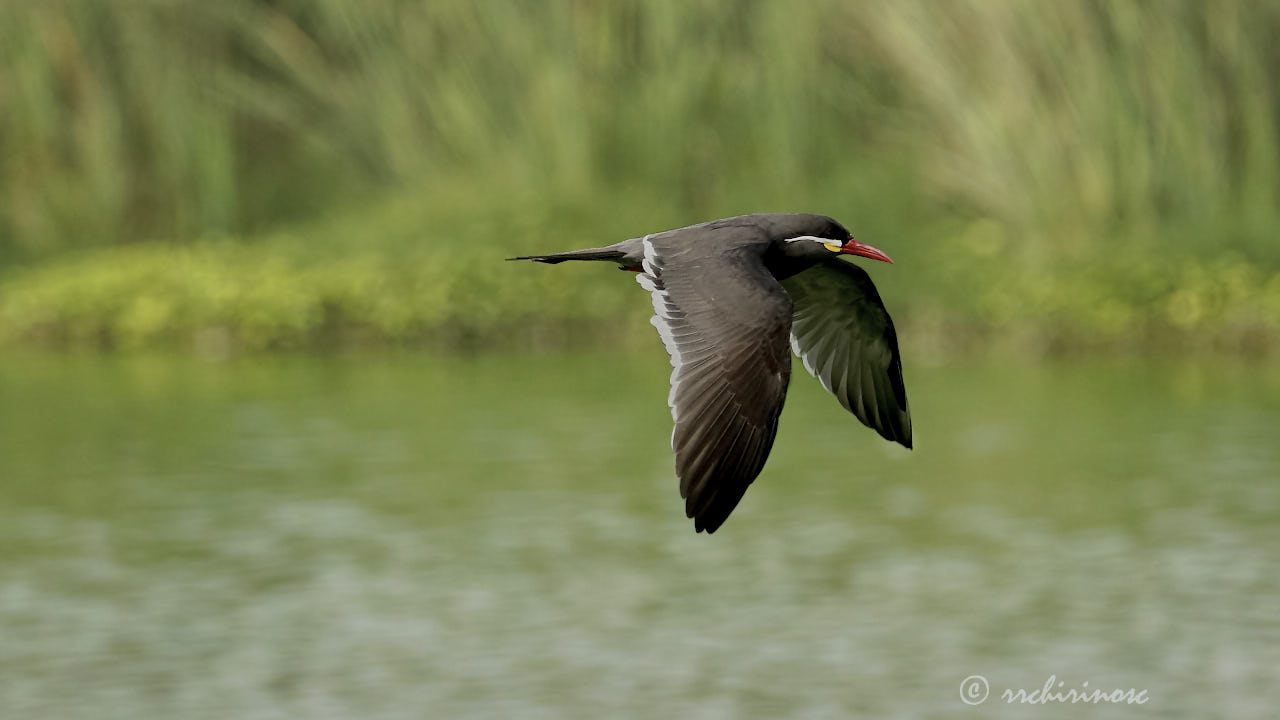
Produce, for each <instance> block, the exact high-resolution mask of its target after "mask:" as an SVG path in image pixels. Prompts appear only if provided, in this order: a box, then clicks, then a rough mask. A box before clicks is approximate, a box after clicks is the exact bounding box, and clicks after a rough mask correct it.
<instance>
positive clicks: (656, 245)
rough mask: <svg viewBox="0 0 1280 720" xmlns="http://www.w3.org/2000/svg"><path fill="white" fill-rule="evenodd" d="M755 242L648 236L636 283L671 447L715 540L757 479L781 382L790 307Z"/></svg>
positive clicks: (722, 232)
mask: <svg viewBox="0 0 1280 720" xmlns="http://www.w3.org/2000/svg"><path fill="white" fill-rule="evenodd" d="M757 233H758V231H754V230H750V229H748V228H725V229H718V230H715V231H714V232H708V233H707V235H706V236H704V237H699V238H697V239H696V240H697V241H696V242H690V241H689V238H682V240H681V241H680V242H678V243H676V242H669V241H666V240H665V238H663V236H661V235H658V236H650V237H648V238H645V240H644V272H643V273H642V274H640V275H638V276H637V278H636V279H637V280H638V281H639V282H640V285H641V286H642V287H644V288H645V289H646V290H648V291H649V292H650V294H652V296H653V310H654V317H653V320H652V322H653V326H654V327H655V328H657V329H658V335H659V336H661V337H662V342H663V344H664V345H666V348H667V353H668V354H670V355H671V366H672V368H673V370H672V371H671V394H670V395H669V396H668V397H667V404H668V405H670V406H671V417H672V419H673V420H675V429H674V431H673V432H672V434H671V447H672V449H673V450H675V453H676V475H678V476H679V478H680V496H681V497H683V498H684V499H685V514H686V515H688V516H689V517H691V518H693V519H694V527H695V528H696V529H697V530H698V531H699V532H701V531H703V530H706V531H707V532H709V533H710V532H715V530H716V528H718V527H720V525H721V523H723V522H724V521H725V518H727V517H729V513H730V512H732V511H733V508H734V507H736V506H737V504H738V501H739V500H741V499H742V495H743V493H745V492H746V490H747V486H749V485H750V484H751V482H752V481H753V480H755V479H756V476H757V475H759V474H760V470H761V469H762V468H763V467H764V463H765V460H766V459H767V458H768V456H769V450H770V448H772V447H773V438H774V436H775V435H776V434H777V430H778V415H779V414H780V413H781V412H782V402H783V400H784V399H785V397H786V392H787V382H788V381H789V380H790V378H791V362H790V357H789V356H788V353H787V338H788V335H789V333H790V330H791V309H792V308H791V298H790V297H789V296H788V295H787V293H786V292H784V291H783V289H782V287H781V286H780V285H779V284H778V281H777V280H774V279H773V276H772V275H771V274H770V273H769V271H768V270H766V269H765V266H764V260H763V247H764V246H765V245H767V242H768V241H767V240H766V239H764V238H763V236H759V237H757Z"/></svg>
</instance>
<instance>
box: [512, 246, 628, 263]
mask: <svg viewBox="0 0 1280 720" xmlns="http://www.w3.org/2000/svg"><path fill="white" fill-rule="evenodd" d="M622 256H623V253H622V251H621V250H615V249H612V248H587V249H586V250H570V251H569V252H562V253H552V254H550V255H521V256H520V257H513V258H507V259H508V260H533V261H534V262H542V263H552V264H554V263H560V262H564V261H565V260H612V261H615V262H616V261H617V260H618V259H619V258H621V257H622Z"/></svg>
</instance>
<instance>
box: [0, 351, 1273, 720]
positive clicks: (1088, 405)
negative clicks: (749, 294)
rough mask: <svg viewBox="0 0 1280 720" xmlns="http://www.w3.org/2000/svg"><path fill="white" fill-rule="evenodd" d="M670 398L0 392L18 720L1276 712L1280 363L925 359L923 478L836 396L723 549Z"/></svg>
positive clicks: (569, 393) (157, 364) (41, 359)
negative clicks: (1025, 701)
mask: <svg viewBox="0 0 1280 720" xmlns="http://www.w3.org/2000/svg"><path fill="white" fill-rule="evenodd" d="M666 372H667V367H666V363H665V357H664V356H663V355H662V351H661V349H660V348H658V347H656V343H655V347H654V348H653V349H652V351H650V352H637V353H635V354H634V355H623V354H617V355H592V356H573V357H556V356H538V357H532V358H526V357H481V358H475V359H452V360H441V359H432V358H426V357H418V356H397V357H385V356H352V357H344V358H303V357H296V358H266V359H264V358H250V359H241V360H235V361H231V362H225V363H213V362H206V361H201V360H196V359H164V358H141V359H139V358H103V357H61V356H22V357H8V358H5V359H0V717H3V718H141V717H146V718H151V717H155V718H453V717H468V718H469V717H501V718H562V717H567V718H593V719H594V718H612V717H654V718H668V717H678V716H683V717H695V718H737V717H758V718H774V717H814V718H821V717H849V716H856V715H867V716H873V717H901V718H917V717H948V716H952V715H957V716H965V717H990V716H996V717H1030V716H1035V717H1079V716H1082V715H1083V714H1086V713H1088V714H1095V713H1096V714H1099V715H1103V716H1106V717H1126V716H1144V717H1188V718H1192V717H1195V718H1201V717H1233V718H1250V717H1258V718H1262V717H1273V716H1274V712H1275V708H1276V707H1277V706H1278V705H1280V690H1278V689H1277V679H1278V678H1280V675H1278V673H1280V602H1277V600H1278V599H1280V523H1278V521H1280V442H1278V440H1280V371H1278V370H1277V369H1276V368H1273V367H1266V366H1261V365H1250V364H1235V363H1224V362H1217V363H1212V364H1196V363H1193V362H1159V363H1152V362H1138V361H1125V362H1111V363H1105V364H1101V363H1091V364H1047V365H991V364H971V365H967V366H955V367H937V368H929V367H918V366H914V365H912V364H911V363H910V362H908V367H907V383H908V390H909V392H910V395H911V400H912V411H913V416H914V420H915V429H916V444H917V450H916V451H914V452H907V451H905V450H902V449H901V448H898V447H897V446H891V445H889V444H887V443H884V442H883V441H880V440H879V439H878V438H877V437H876V436H875V435H874V433H872V432H870V431H868V430H866V429H865V428H863V427H861V426H860V425H859V424H858V423H857V422H856V420H854V419H853V418H852V417H851V416H848V415H846V414H844V412H843V411H842V410H841V409H840V408H839V407H838V406H837V405H836V403H835V402H834V401H833V400H832V399H831V398H829V397H828V396H826V395H825V394H824V393H823V392H822V391H821V389H820V388H819V387H818V386H817V384H816V383H815V382H813V381H812V380H811V379H809V378H808V377H807V376H803V375H797V377H796V378H795V381H794V383H793V385H792V393H791V397H790V398H789V400H788V404H787V409H786V411H785V412H784V414H783V424H782V429H781V431H780V433H779V438H778V443H777V445H776V447H775V449H774V452H773V456H772V458H771V459H770V461H769V464H768V466H767V467H766V468H765V472H764V475H763V476H762V477H761V478H760V479H759V480H758V481H757V483H756V484H755V486H753V487H752V489H751V490H750V491H749V492H748V493H747V496H746V498H745V499H744V501H743V503H742V505H741V506H739V508H738V510H737V511H736V512H735V513H734V515H733V516H732V517H731V518H730V519H729V521H728V523H727V524H726V525H725V526H724V528H723V529H722V530H721V531H720V532H718V533H716V534H715V535H713V536H706V535H696V534H695V533H694V532H693V529H692V524H691V523H690V522H689V521H688V520H686V519H685V518H684V516H683V512H682V505H681V503H680V501H679V498H678V496H677V493H676V484H675V480H674V479H673V477H672V475H671V457H670V455H669V452H668V449H667V440H668V436H669V432H670V425H669V423H670V419H669V415H668V413H667V409H666V407H665V406H664V399H665V397H666V389H665V383H666ZM974 674H981V675H984V676H986V678H987V679H988V680H989V684H990V688H991V696H990V698H989V699H988V700H987V701H986V703H985V704H984V705H983V706H982V707H981V708H979V709H974V708H969V707H968V706H966V705H965V704H963V703H962V702H961V699H960V693H959V686H960V682H961V680H962V679H964V678H965V677H966V676H969V675H974ZM1050 675H1056V676H1057V678H1058V679H1060V680H1063V681H1065V682H1066V684H1067V686H1069V687H1077V688H1078V687H1080V686H1081V685H1082V683H1083V682H1085V681H1088V682H1089V686H1088V687H1090V688H1096V687H1106V688H1116V687H1119V688H1137V689H1145V690H1147V693H1148V696H1149V698H1150V701H1149V703H1148V704H1147V705H1145V706H1143V707H1136V706H1120V707H1111V706H1103V707H1099V708H1096V709H1094V708H1085V709H1082V708H1080V707H1078V706H1077V707H1070V706H1065V705H1054V704H1050V705H1045V706H1040V707H1036V708H1028V707H1026V706H1018V705H1007V704H1005V703H1004V702H1003V701H1000V700H999V698H998V695H999V693H1000V692H1001V690H1003V689H1005V688H1024V689H1027V690H1032V689H1035V688H1039V687H1041V686H1042V685H1043V684H1044V683H1045V681H1046V679H1047V678H1048V677H1049V676H1050Z"/></svg>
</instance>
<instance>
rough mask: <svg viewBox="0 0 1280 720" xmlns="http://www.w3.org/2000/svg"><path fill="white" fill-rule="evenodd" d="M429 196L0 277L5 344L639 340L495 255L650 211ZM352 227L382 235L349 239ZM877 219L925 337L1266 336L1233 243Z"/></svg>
mask: <svg viewBox="0 0 1280 720" xmlns="http://www.w3.org/2000/svg"><path fill="white" fill-rule="evenodd" d="M424 195H429V194H428V193H425V192H424V193H423V194H422V195H419V194H416V193H415V194H411V195H406V196H404V197H402V198H401V199H399V200H396V201H389V202H383V203H380V204H378V205H375V206H372V207H370V208H368V209H366V210H365V211H363V212H359V213H352V214H348V215H345V216H343V217H340V218H336V219H332V220H327V221H325V222H321V223H317V224H316V225H314V226H300V227H299V228H297V229H296V231H292V232H281V233H276V234H272V235H269V236H265V237H259V238H253V239H250V240H240V239H235V238H231V237H220V238H209V239H205V240H202V241H199V242H194V243H185V244H159V243H149V244H139V245H132V246H122V247H114V248H107V249H99V250H93V251H88V252H84V253H77V254H69V255H64V256H63V257H61V258H59V259H58V260H56V261H52V262H46V263H41V264H39V265H35V266H32V267H30V268H25V269H22V270H20V271H18V272H14V273H11V274H10V275H9V276H8V277H7V278H5V279H4V280H2V281H0V343H7V344H38V345H51V346H68V345H94V346H107V347H120V348H142V347H176V348H179V349H186V350H196V351H199V352H210V353H214V354H219V353H223V352H232V351H237V350H263V349H282V348H304V347H309V348H327V347H334V346H349V345H391V346H430V347H443V348H452V349H462V350H466V349H475V348H485V347H498V346H507V347H511V346H515V347H538V346H548V345H564V344H570V345H574V344H576V345H590V344H610V343H635V342H649V341H651V340H652V337H651V334H652V333H651V330H649V329H648V327H647V323H646V320H647V318H648V314H649V312H650V307H649V303H648V302H646V301H645V298H644V297H643V294H642V293H641V291H640V290H639V289H638V288H637V287H636V286H635V283H634V282H632V277H631V276H630V275H629V274H622V273H619V272H617V271H615V270H613V269H612V266H609V265H602V264H587V263H583V264H569V265H561V266H555V267H550V266H543V265H534V264H529V263H509V262H504V261H503V258H504V257H506V256H508V255H511V254H515V253H518V252H525V251H537V250H548V249H560V248H568V247H573V246H577V245H585V244H590V243H595V242H608V241H611V240H613V239H615V238H618V237H622V236H628V235H635V234H640V233H642V232H644V231H645V230H646V229H648V228H652V227H653V226H652V225H650V224H647V223H648V220H647V215H648V212H647V211H645V210H636V211H632V212H630V213H627V212H622V213H618V214H614V213H612V212H611V211H610V207H612V206H611V205H606V206H604V207H603V208H602V207H592V206H586V205H584V206H579V207H577V208H573V207H562V208H544V209H543V210H542V211H541V212H544V213H546V214H549V215H551V216H553V217H554V218H558V220H556V219H552V218H547V217H539V216H538V215H539V213H538V212H534V211H530V214H528V215H525V216H523V220H522V219H521V217H522V216H521V214H520V213H510V212H508V211H506V210H501V211H497V212H491V213H490V214H488V215H485V214H483V213H482V212H481V211H482V208H479V207H476V208H471V209H461V208H460V206H459V205H452V206H451V208H452V210H449V211H445V210H440V209H432V208H430V207H424V204H423V202H422V199H421V198H422V196H424ZM642 216H643V217H642ZM357 233H363V234H366V235H368V236H370V237H376V238H378V241H377V242H365V243H361V244H356V245H353V244H352V243H350V242H349V239H350V238H351V237H352V236H353V235H354V234H357ZM877 235H880V237H877V239H876V242H877V244H879V245H882V246H884V247H886V248H889V249H890V251H891V252H892V253H893V254H894V255H895V259H896V260H897V262H896V264H894V265H893V266H876V267H872V268H870V269H871V271H872V272H873V274H874V277H875V278H876V281H877V283H878V284H879V285H880V287H881V291H882V293H883V294H884V296H885V298H886V301H887V302H888V304H889V306H890V309H891V310H892V311H893V312H894V313H895V316H896V317H897V318H898V321H899V325H900V327H901V330H902V334H903V336H904V338H905V339H904V342H907V343H908V344H910V345H912V346H913V347H914V348H915V349H916V350H917V351H919V352H923V353H932V354H936V355H940V356H948V355H951V354H955V353H964V352H968V351H971V350H974V349H977V348H981V347H985V346H987V345H989V344H993V343H994V344H995V345H997V346H1000V347H1008V348H1013V349H1017V350H1022V351H1027V352H1032V353H1045V352H1058V351H1066V350H1105V351H1132V350H1155V351H1168V350H1188V349H1217V350H1223V351H1227V352H1254V353H1256V352H1269V351H1273V350H1276V349H1280V347H1278V346H1280V342H1278V341H1280V272H1277V271H1275V270H1274V269H1268V268H1266V267H1263V266H1261V265H1259V264H1257V263H1255V262H1252V261H1250V260H1249V259H1248V258H1246V257H1245V256H1244V255H1242V254H1240V253H1238V252H1225V253H1222V254H1219V255H1216V256H1213V257H1210V258H1204V257H1199V256H1195V255H1191V254H1187V253H1159V254H1147V253H1143V252H1139V251H1137V250H1134V249H1133V248H1132V247H1130V246H1126V245H1123V244H1120V245H1118V246H1117V248H1116V249H1115V251H1114V252H1109V253H1107V254H1105V255H1102V256H1097V257H1081V258H1078V259H1077V260H1076V261H1074V262H1072V263H1070V264H1063V265H1059V266H1054V267H1045V268H1031V267H1027V266H1025V265H1018V264H1014V263H1010V262H1008V260H1009V257H1008V255H1007V252H1006V250H1005V241H1004V239H1003V238H1004V233H1003V231H1002V230H1001V229H1000V228H999V227H998V226H996V225H994V224H992V223H989V222H981V221H978V222H971V223H968V224H965V225H956V224H941V223H940V224H937V225H933V226H929V227H919V228H915V229H914V230H913V231H912V233H909V234H906V235H904V236H902V237H894V236H884V235H882V234H881V233H877ZM918 236H927V237H929V238H932V242H926V241H924V240H922V239H920V238H919V237H918ZM935 247H944V248H946V250H945V254H943V255H936V254H935V253H936V252H937V251H936V250H934V249H933V248H935Z"/></svg>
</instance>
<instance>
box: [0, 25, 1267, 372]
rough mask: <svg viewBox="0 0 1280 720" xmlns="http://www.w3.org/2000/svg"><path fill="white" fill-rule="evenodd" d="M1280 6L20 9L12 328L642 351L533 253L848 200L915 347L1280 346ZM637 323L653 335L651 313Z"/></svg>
mask: <svg viewBox="0 0 1280 720" xmlns="http://www.w3.org/2000/svg"><path fill="white" fill-rule="evenodd" d="M1277 35H1280V6H1275V5H1273V4H1265V3H1251V2H1232V1H1230V0H1228V1H1226V2H1222V3H1215V4H1211V5H1210V4H1205V3H1198V2H1169V3H1160V4H1127V5H1126V4H1116V3H1091V2H1076V3H1035V4H1031V3H1019V2H989V1H986V0H968V1H965V0H960V1H957V2H948V3H935V2H923V1H921V2H912V1H910V0H907V1H895V2H889V1H887V0H886V1H884V2H845V1H843V0H818V1H817V2H812V3H802V4H800V5H795V6H785V7H784V6H782V5H779V4H776V3H767V2H761V3H741V4H737V5H734V6H733V7H732V8H727V7H726V6H724V5H723V4H721V3H712V2H675V1H674V0H671V1H665V0H659V1H658V2H640V1H639V0H636V1H634V2H616V3H608V4H603V5H593V4H569V3H552V4H545V5H538V4H535V5H526V4H516V3H462V2H457V3H453V2H444V3H428V2H420V3H419V2H407V3H402V2H391V1H390V0H377V1H372V2H368V3H363V4H360V5H359V6H353V5H351V4H350V3H346V2H338V0H320V1H319V2H309V3H294V2H283V3H259V2H248V1H247V0H245V1H239V0H236V1H232V2H225V3H216V4H214V5H208V4H202V3H196V2H194V0H176V1H175V0H164V1H163V2H161V1H159V0H140V1H139V2H131V3H117V4H94V3H84V2H77V1H74V0H67V1H65V2H50V3H40V4H36V3H21V2H19V3H7V4H4V5H3V6H0V60H2V62H0V104H2V106H3V108H4V112H2V113H0V153H2V154H3V156H4V157H5V158H6V162H4V163H2V164H0V265H2V268H0V341H3V342H7V343H26V342H40V343H58V344H81V343H107V344H111V345H116V346H122V347H139V346H150V345H166V344H167V345H178V346H191V345H193V344H205V345H209V344H212V345H216V346H227V347H246V348H271V347H292V346H304V345H317V344H326V343H351V342H357V343H366V342H373V343H432V344H434V343H442V344H447V345H451V346H452V345H458V344H463V345H496V344H503V343H512V342H515V343H534V344H536V343H540V342H550V341H553V340H555V339H560V340H564V339H566V338H567V339H568V340H570V341H577V340H578V339H581V340H582V341H588V338H612V337H617V336H623V335H628V333H619V332H617V330H618V328H617V327H616V326H615V324H614V320H615V319H616V318H619V317H627V318H630V319H631V320H635V321H636V322H637V323H642V318H641V316H642V315H643V312H644V303H642V302H640V303H637V302H636V301H635V298H634V297H633V295H634V288H633V287H631V286H630V285H629V284H628V283H625V282H619V278H618V277H616V276H615V275H616V273H615V274H611V273H610V272H607V271H605V272H601V269H598V268H581V269H571V268H565V267H562V268H555V269H549V268H515V267H511V266H508V265H504V264H501V263H496V262H495V259H496V258H500V257H504V256H506V255H510V254H516V253H518V252H522V251H543V250H555V249H562V248H569V247H577V246H583V245H589V244H596V243H601V242H606V241H611V240H615V239H618V238H620V237H627V236H633V235H638V234H642V233H645V232H649V231H652V230H655V229H660V228H665V227H673V226H678V225H682V224H686V223H690V222H696V221H699V220H704V219H708V218H713V217H720V216H724V215H731V214H736V213H741V212H751V211H759V210H812V211H818V212H826V213H829V214H831V215H834V216H835V217H837V218H839V219H841V220H843V221H845V222H846V223H847V224H849V225H850V226H851V227H852V228H853V229H854V230H855V232H856V233H857V234H858V235H859V237H863V238H864V239H867V240H868V241H871V242H874V243H875V244H877V245H880V246H883V247H884V248H885V249H886V250H888V251H889V252H890V253H891V254H892V255H894V257H895V258H896V259H898V260H899V264H898V265H897V266H895V267H894V268H885V269H880V270H877V275H876V277H877V281H878V282H880V283H881V284H882V285H883V286H884V289H885V294H886V295H887V296H889V297H891V298H896V302H897V303H899V307H898V308H895V312H897V313H898V314H899V315H900V316H901V317H902V318H903V321H902V324H903V325H904V326H905V329H906V331H907V334H908V335H910V336H914V337H917V338H920V342H921V343H922V344H928V345H930V346H937V347H945V348H955V347H956V346H963V345H965V344H966V343H970V342H975V341H983V342H985V340H986V339H990V338H1004V339H1006V340H1008V341H1009V342H1013V343H1015V344H1019V345H1026V346H1029V347H1033V348H1049V349H1054V348H1069V347H1083V348H1090V347H1150V348H1157V347H1159V348H1163V347H1185V346H1199V345H1205V346H1214V347H1224V348H1233V349H1241V348H1253V347H1272V346H1274V345H1275V344H1276V340H1275V338H1276V332H1277V331H1276V323H1277V318H1278V317H1280V310H1278V308H1280V306H1278V304H1277V300H1276V297H1277V295H1280V284H1278V282H1277V280H1276V277H1277V273H1278V272H1280V241H1278V240H1277V237H1280V91H1278V90H1277V86H1276V85H1275V83H1274V82H1272V81H1271V77H1272V75H1273V72H1272V71H1273V69H1274V68H1276V67H1280V46H1278V45H1277V44H1276V43H1274V41H1273V40H1274V38H1275V37H1276V36H1277ZM629 326H630V325H626V327H629Z"/></svg>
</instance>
